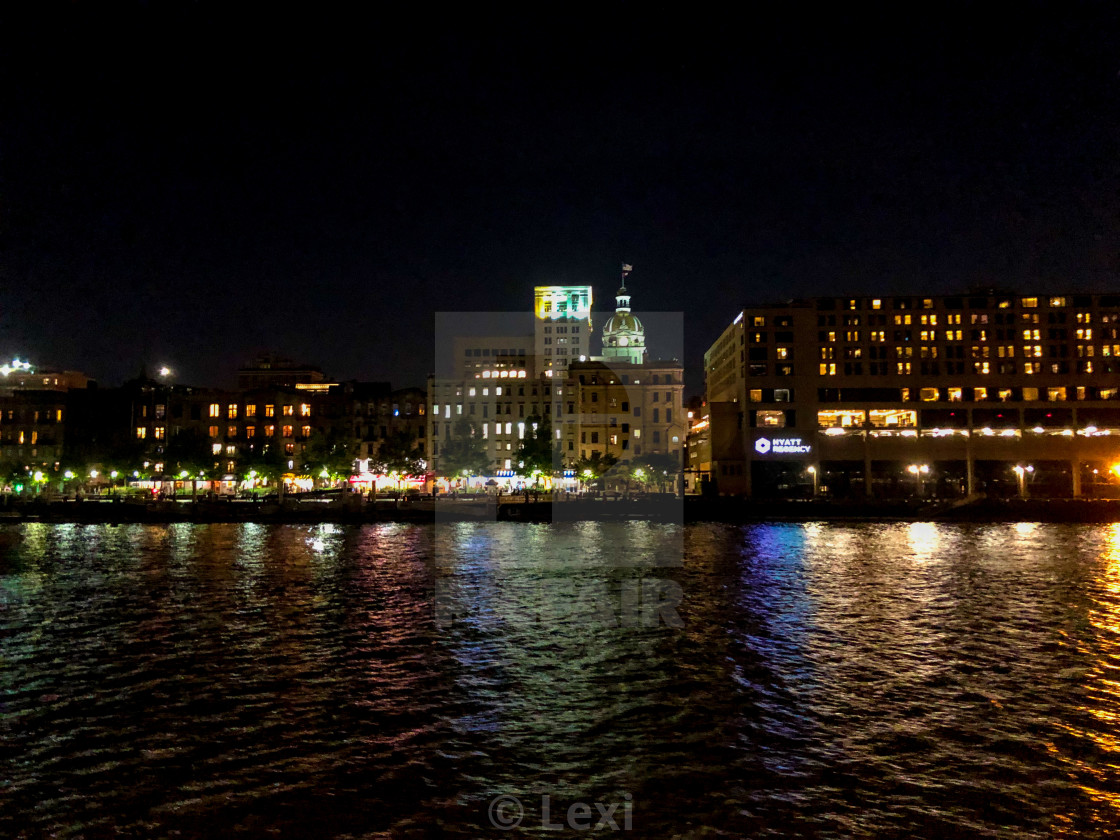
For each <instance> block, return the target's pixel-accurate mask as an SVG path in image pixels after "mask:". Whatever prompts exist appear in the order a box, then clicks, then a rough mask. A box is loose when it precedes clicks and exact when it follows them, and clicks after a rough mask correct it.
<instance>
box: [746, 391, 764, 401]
mask: <svg viewBox="0 0 1120 840" xmlns="http://www.w3.org/2000/svg"><path fill="white" fill-rule="evenodd" d="M748 401H749V402H762V389H761V388H752V389H751V391H750V394H748Z"/></svg>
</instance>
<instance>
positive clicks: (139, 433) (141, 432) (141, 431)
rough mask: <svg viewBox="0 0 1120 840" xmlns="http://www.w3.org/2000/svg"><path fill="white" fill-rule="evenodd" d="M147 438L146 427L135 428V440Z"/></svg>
mask: <svg viewBox="0 0 1120 840" xmlns="http://www.w3.org/2000/svg"><path fill="white" fill-rule="evenodd" d="M19 434H20V440H19V442H20V443H23V432H20V433H19ZM147 436H148V429H147V428H146V427H144V426H137V427H136V439H137V440H143V439H144V438H146V437H147Z"/></svg>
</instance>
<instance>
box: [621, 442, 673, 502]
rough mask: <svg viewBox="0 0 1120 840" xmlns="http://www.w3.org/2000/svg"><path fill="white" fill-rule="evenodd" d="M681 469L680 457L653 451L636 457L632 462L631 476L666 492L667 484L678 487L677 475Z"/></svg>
mask: <svg viewBox="0 0 1120 840" xmlns="http://www.w3.org/2000/svg"><path fill="white" fill-rule="evenodd" d="M680 471H681V465H680V462H679V459H678V458H677V457H676V456H674V455H668V454H665V453H658V452H655V453H652V454H650V455H643V456H641V457H640V458H636V459H634V461H633V462H631V464H630V477H631V478H632V479H634V480H635V481H637V482H639V483H640V484H644V485H646V486H647V487H657V489H658V491H660V492H664V490H665V487H666V485H669V486H672V487H674V488H675V487H676V477H677V475H678V474H679V473H680Z"/></svg>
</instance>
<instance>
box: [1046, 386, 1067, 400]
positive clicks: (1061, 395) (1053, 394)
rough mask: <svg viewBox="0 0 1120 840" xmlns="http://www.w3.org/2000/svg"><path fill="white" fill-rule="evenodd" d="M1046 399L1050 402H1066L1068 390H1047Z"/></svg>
mask: <svg viewBox="0 0 1120 840" xmlns="http://www.w3.org/2000/svg"><path fill="white" fill-rule="evenodd" d="M1046 399H1047V400H1049V401H1050V402H1065V401H1066V389H1065V388H1047V389H1046Z"/></svg>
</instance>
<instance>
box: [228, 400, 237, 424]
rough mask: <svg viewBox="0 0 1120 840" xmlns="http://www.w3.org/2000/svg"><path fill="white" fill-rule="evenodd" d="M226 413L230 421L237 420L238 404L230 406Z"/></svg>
mask: <svg viewBox="0 0 1120 840" xmlns="http://www.w3.org/2000/svg"><path fill="white" fill-rule="evenodd" d="M226 412H227V414H226V416H227V417H228V418H229V419H230V420H236V419H237V403H230V404H229V406H227V408H226Z"/></svg>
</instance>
